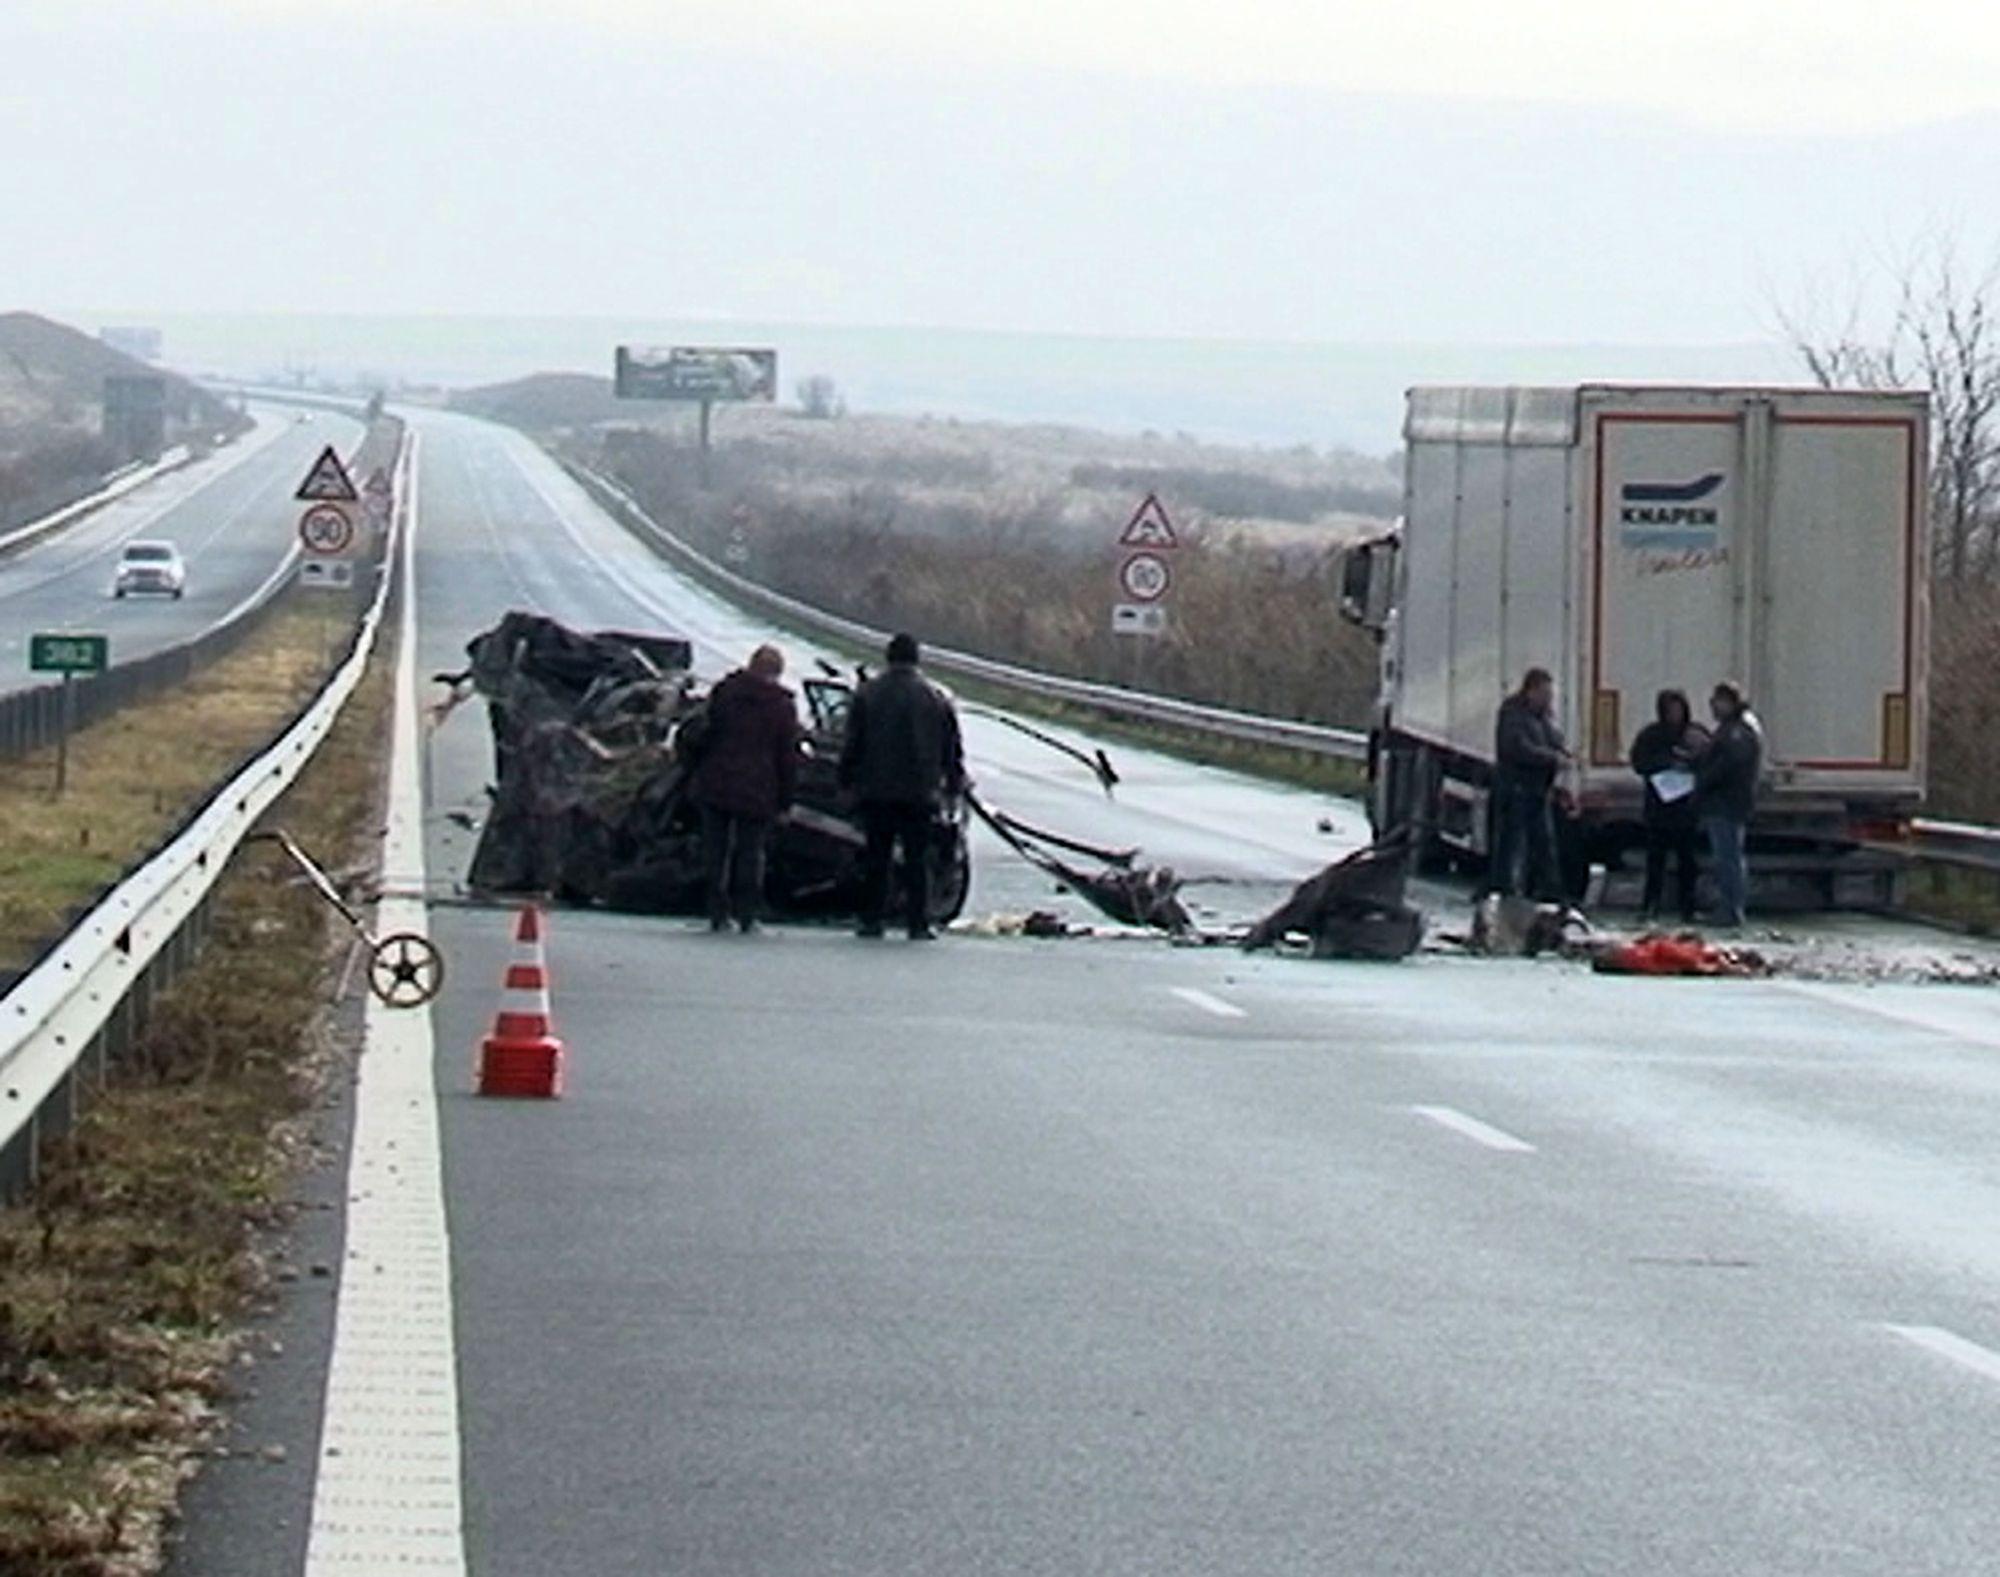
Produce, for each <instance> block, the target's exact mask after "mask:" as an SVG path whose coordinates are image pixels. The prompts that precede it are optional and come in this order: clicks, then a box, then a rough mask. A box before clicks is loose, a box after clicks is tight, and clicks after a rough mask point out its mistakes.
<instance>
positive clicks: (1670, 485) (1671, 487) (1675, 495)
mask: <svg viewBox="0 0 2000 1577" xmlns="http://www.w3.org/2000/svg"><path fill="white" fill-rule="evenodd" d="M1720 486H1722V473H1721V472H1720V471H1711V472H1709V473H1708V475H1707V476H1704V477H1701V478H1699V479H1698V480H1696V481H1693V482H1627V483H1626V484H1625V486H1624V487H1623V488H1622V489H1620V492H1621V494H1622V496H1623V497H1624V499H1625V502H1626V503H1628V504H1692V503H1693V502H1694V501H1695V500H1696V499H1698V498H1706V497H1708V495H1709V494H1710V493H1713V492H1714V491H1715V490H1716V489H1717V488H1718V487H1720Z"/></svg>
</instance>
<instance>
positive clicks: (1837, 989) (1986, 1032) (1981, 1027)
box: [1777, 980, 2000, 1046]
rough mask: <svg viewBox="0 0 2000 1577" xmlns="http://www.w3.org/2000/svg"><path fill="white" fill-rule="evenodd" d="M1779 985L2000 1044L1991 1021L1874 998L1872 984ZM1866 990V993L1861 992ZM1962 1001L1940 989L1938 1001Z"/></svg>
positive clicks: (1937, 1031) (1953, 1036) (1934, 1030)
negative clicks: (1866, 985) (1967, 1018)
mask: <svg viewBox="0 0 2000 1577" xmlns="http://www.w3.org/2000/svg"><path fill="white" fill-rule="evenodd" d="M1777 985H1778V986H1779V988H1780V989H1782V990H1785V991H1789V992H1791V993H1792V994H1793V995H1795V996H1802V997H1811V998H1812V999H1813V1000H1814V1001H1815V1002H1827V1003H1831V1004H1832V1005H1833V1006H1835V1007H1842V1008H1846V1009H1847V1010H1848V1011H1849V1012H1852V1013H1864V1014H1867V1015H1869V1016H1870V1017H1872V1018H1879V1019H1886V1020H1888V1021H1889V1022H1890V1023H1892V1024H1901V1025H1903V1026H1905V1027H1906V1028H1909V1029H1921V1030H1928V1031H1930V1033H1931V1034H1933V1035H1942V1036H1945V1037H1946V1038H1947V1039H1950V1040H1960V1041H1966V1042H1969V1043H1970V1044H1972V1045H1975V1046H2000V1030H1996V1029H1995V1028H1994V1027H1993V1026H1992V1025H1991V1024H1990V1023H1986V1024H1982V1023H1977V1022H1972V1023H1968V1022H1966V1021H1964V1020H1962V1019H1958V1018H1954V1017H1951V1016H1949V1015H1946V1014H1938V1015H1933V1014H1931V1013H1927V1012H1925V1011H1924V1010H1923V1008H1922V1007H1921V1006H1919V1005H1917V1004H1914V1003H1893V1002H1883V1001H1879V1000H1876V999H1875V998H1874V997H1873V996H1872V992H1873V991H1874V990H1875V989H1876V988H1874V987H1855V986H1840V985H1830V984H1827V983H1825V982H1822V981H1814V980H1780V981H1778V982H1777ZM1863 991H1868V992H1870V993H1871V995H1869V996H1863V995H1861V994H1860V993H1861V992H1863ZM1962 1001H1963V998H1962V997H1961V996H1960V994H1958V993H1955V992H1944V993H1940V995H1939V998H1938V1003H1937V1005H1940V1006H1943V1005H1949V1006H1958V1005H1960V1004H1961V1002H1962Z"/></svg>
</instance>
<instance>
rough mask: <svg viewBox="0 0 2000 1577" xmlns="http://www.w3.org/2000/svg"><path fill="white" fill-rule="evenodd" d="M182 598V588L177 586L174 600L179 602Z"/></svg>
mask: <svg viewBox="0 0 2000 1577" xmlns="http://www.w3.org/2000/svg"><path fill="white" fill-rule="evenodd" d="M180 600H181V588H180V587H178V586H176V587H175V588H174V601H175V602H179V601H180Z"/></svg>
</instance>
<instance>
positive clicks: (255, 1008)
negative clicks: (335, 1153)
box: [0, 615, 389, 1577]
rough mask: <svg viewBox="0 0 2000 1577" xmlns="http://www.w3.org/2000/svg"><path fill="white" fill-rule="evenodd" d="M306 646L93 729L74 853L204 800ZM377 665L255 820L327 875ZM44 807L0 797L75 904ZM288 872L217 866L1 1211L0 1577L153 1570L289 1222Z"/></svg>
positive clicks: (366, 769) (299, 949)
mask: <svg viewBox="0 0 2000 1577" xmlns="http://www.w3.org/2000/svg"><path fill="white" fill-rule="evenodd" d="M323 653H324V647H323V645H322V641H321V635H320V630H319V626H318V621H317V620H316V619H315V618H313V617H312V616H311V615H307V616H306V618H305V619H304V620H300V619H298V618H279V619H276V620H274V621H273V622H272V623H271V625H269V626H268V627H267V629H266V630H265V631H264V632H260V634H259V636H258V637H257V638H256V639H255V640H254V641H252V642H250V643H248V644H246V646H245V647H244V648H243V649H241V650H240V651H239V652H237V653H236V654H233V655H232V657H231V658H229V659H228V660H227V661H226V663H224V664H222V665H218V668H217V669H216V670H212V671H211V672H210V673H209V674H208V675H205V676H204V678H203V680H202V681H201V682H199V683H198V684H196V685H191V686H189V687H187V689H185V690H184V691H181V692H177V693H176V694H175V695H173V696H172V697H168V698H163V699H162V700H160V701H159V702H156V703H154V704H153V705H152V706H150V707H148V708H146V709H145V711H146V712H149V713H153V712H156V713H161V714H164V715H163V716H162V717H161V718H159V719H154V720H148V719H146V718H144V717H142V716H138V715H135V716H134V717H132V718H130V719H124V720H118V721H114V722H111V723H108V724H106V725H105V727H104V730H103V731H102V733H103V736H104V737H102V738H101V739H99V740H97V741H94V742H93V746H92V748H93V752H94V754H93V761H94V764H95V766H96V768H97V772H96V774H95V775H94V777H93V778H87V779H86V781H94V782H95V783H96V785H97V791H98V793H99V796H100V797H99V799H98V800H97V801H96V804H97V807H98V808H97V809H96V811H95V812H94V813H93V814H94V819H93V820H90V821H89V822H88V823H87V824H88V825H90V826H91V827H92V829H93V833H94V835H95V837H97V838H106V839H108V838H110V837H111V836H113V829H115V831H116V835H117V836H120V837H124V838H127V839H134V838H143V837H144V836H145V834H146V831H147V829H148V828H158V827H160V826H163V825H164V824H165V823H166V822H167V821H170V820H172V819H173V817H174V815H175V814H176V811H177V809H178V805H179V802H178V801H176V800H172V799H171V798H170V797H169V791H168V790H167V788H166V786H165V785H166V784H168V783H170V782H171V783H182V782H197V783H198V785H199V786H206V784H207V783H208V782H210V781H212V780H213V778H214V777H215V776H217V775H219V771H218V770H217V769H216V768H215V767H214V766H213V765H212V763H214V762H217V761H221V762H222V763H223V766H224V768H226V766H227V765H228V764H229V762H231V761H233V760H234V759H235V757H236V756H240V755H241V754H242V753H243V751H244V750H245V749H247V748H250V747H253V746H254V745H255V744H257V743H259V742H261V740H262V739H263V738H265V737H268V736H269V735H270V733H271V732H272V731H273V729H274V727H275V726H276V724H277V723H278V722H281V721H282V720H283V718H284V717H287V716H289V715H290V710H295V709H296V705H297V702H298V700H299V699H301V698H302V696H303V694H304V693H305V691H306V690H307V689H308V688H309V687H310V684H311V682H312V680H313V679H314V678H315V677H316V674H317V671H318V669H319V666H320V660H321V658H322V656H323ZM388 666H389V665H388V664H387V663H386V662H381V661H378V662H377V663H376V664H375V665H374V669H373V671H372V672H371V674H370V677H369V678H368V680H367V681H366V682H365V683H364V685H363V687H362V689H361V690H360V691H359V692H358V693H357V694H356V696H355V698H354V699H353V701H351V702H350V703H349V705H348V707H347V709H346V711H345V712H344V714H343V716H342V718H341V721H340V722H339V724H338V725H337V727H336V728H335V730H334V732H333V734H332V736H331V737H330V738H329V740H328V741H327V743H326V744H325V745H324V746H322V748H321V750H320V752H319V754H318V756H317V757H316V758H315V760H314V762H313V764H312V766H311V767H310V768H309V769H308V770H307V771H306V773H305V774H304V775H303V776H302V777H301V779H300V780H299V782H298V783H297V784H296V785H295V786H294V788H293V789H292V791H291V792H290V793H289V794H288V795H287V796H286V797H285V799H284V800H282V801H281V802H280V804H279V806H278V807H277V809H276V811H275V813H274V816H273V819H274V820H277V821H280V822H282V824H284V825H285V826H287V827H288V828H290V829H291V830H292V831H294V832H295V833H296V834H297V835H299V836H300V837H301V838H302V839H303V840H304V841H305V842H306V843H307V845H308V846H309V847H313V848H316V849H318V850H320V851H322V852H323V853H326V854H327V855H328V856H329V858H332V859H333V860H334V862H335V863H342V862H343V861H342V858H341V857H344V856H347V855H349V854H353V853H358V852H360V851H362V850H364V849H366V848H368V847H370V845H371V844H372V838H373V835H374V833H375V831H376V819H377V812H376V808H375V807H376V803H377V793H376V790H377V786H378V784H379V779H380V772H381V760H382V741H383V733H384V719H385V717H386V712H387V706H388ZM224 668H227V669H230V670H231V671H230V672H223V671H222V669H224ZM288 708H289V709H290V710H288ZM170 718H171V719H178V724H177V725H176V724H175V723H173V722H171V721H169V719H170ZM258 719H261V720H262V721H261V723H260V722H258V721H256V720H258ZM260 729H261V732H260V731H259V730H260ZM93 732H99V731H97V730H93ZM232 752H234V754H232ZM183 757H186V758H189V759H186V760H183V759H182V758H183ZM155 786H160V787H161V790H162V792H161V796H160V802H159V803H158V804H156V803H155V799H154V796H153V794H152V789H153V787H155ZM199 786H198V787H197V788H196V789H195V792H198V791H199ZM42 793H43V790H42V787H41V783H40V781H38V780H35V779H34V778H33V777H32V775H29V776H28V777H27V778H25V779H24V780H23V781H21V782H16V783H14V784H13V785H12V786H11V789H10V791H8V792H7V793H5V794H4V796H0V804H5V805H6V806H7V807H8V809H9V811H10V813H11V814H13V815H15V816H18V817H20V818H21V820H22V822H23V823H24V824H25V825H27V826H28V827H29V828H30V829H31V833H32V835H33V836H36V837H39V838H40V839H41V847H42V852H41V853H40V854H39V855H38V856H37V860H38V861H39V863H38V864H37V866H36V868H37V869H38V870H40V871H42V872H43V878H44V887H45V889H46V890H47V891H48V893H49V894H50V896H51V899H54V898H55V897H56V895H58V894H59V893H60V892H62V891H64V890H67V891H69V892H72V893H75V892H77V891H78V890H79V887H78V885H77V883H76V882H73V883H72V885H71V886H70V887H68V888H67V889H65V888H64V887H63V884H62V882H61V881H60V880H59V879H58V877H57V876H56V875H55V872H56V869H57V866H58V863H59V862H58V861H57V860H56V859H55V857H54V854H53V852H52V850H53V849H55V848H60V847H62V846H64V845H66V842H67V840H68V839H69V838H73V837H74V836H75V835H76V827H77V825H78V824H79V823H78V821H77V820H76V818H77V816H78V815H79V813H80V811H81V803H80V802H79V804H78V805H65V806H62V807H57V808H52V807H50V806H49V805H48V804H47V802H46V800H45V799H42V798H41V797H40V796H41V794H42ZM10 825H11V823H10ZM12 838H13V835H12V834H11V833H10V834H9V842H10V843H11V842H12ZM131 846H132V845H130V844H128V845H127V847H128V848H129V847H131ZM116 863H117V861H116V858H115V857H108V858H107V863H106V864H105V865H104V866H103V867H101V868H97V867H87V868H85V869H84V870H83V871H82V872H81V873H79V874H78V877H77V881H78V882H81V881H89V880H95V879H97V878H98V877H100V876H101V875H102V874H103V872H104V871H108V870H111V869H114V868H115V865H116ZM290 875H291V872H290V869H289V867H287V866H284V865H282V864H281V863H280V862H279V857H278V856H277V855H276V854H275V852H274V851H272V850H270V849H268V848H265V847H254V848H252V849H250V850H246V851H245V852H244V853H243V854H241V855H239V856H238V858H237V859H236V860H235V861H234V862H233V863H232V865H231V868H230V871H229V874H228V875H227V876H226V877H225V879H224V881H223V882H222V884H221V885H220V887H219V888H218V890H217V903H216V908H215V924H214V931H213V934H212V936H211V939H210V943H209V947H208V950H207V952H206V953H205V954H204V956H203V959H202V961H201V962H200V964H199V965H198V966H197V967H196V968H195V969H194V970H192V971H191V972H190V973H189V974H187V975H186V976H184V977H183V978H182V980H181V981H180V982H179V983H178V984H177V985H176V986H175V988H174V989H173V990H172V991H170V992H169V993H167V994H166V995H165V996H163V997H162V998H161V1000H160V1002H159V1003H158V1005H157V1007H156V1010H155V1013H154V1016H153V1019H152V1022H151V1023H150V1025H149V1026H148V1028H147V1031H146V1033H145V1034H144V1036H143V1037H142V1038H141V1040H140V1041H139V1043H138V1044H137V1045H136V1046H135V1048H134V1050H133V1053H132V1054H131V1056H130V1057H129V1058H128V1059H127V1060H126V1061H125V1062H124V1063H123V1064H121V1065H120V1066H119V1067H118V1068H117V1069H116V1070H115V1071H114V1073H113V1075H112V1077H111V1079H110V1081H109V1083H108V1085H107V1087H106V1088H105V1089H103V1090H102V1091H101V1092H98V1093H97V1094H96V1095H95V1096H94V1098H93V1099H92V1100H91V1101H90V1103H89V1106H88V1109H87V1111H86V1114H85V1116H84V1118H83V1120H82V1121H81V1123H80V1124H79V1125H78V1127H77V1129H76V1130H75V1132H74V1133H73V1134H72V1135H71V1136H70V1137H69V1138H68V1139H67V1140H65V1141H63V1142H61V1143H59V1144H56V1145H53V1146H51V1147H50V1151H49V1153H48V1155H47V1156H46V1158H45V1162H46V1169H45V1173H44V1177H43V1181H42V1183H41V1186H40V1187H39V1188H38V1189H37V1191H36V1193H35V1195H34V1196H33V1198H32V1199H31V1201H30V1202H29V1203H28V1204H26V1205H24V1206H22V1207H20V1208H17V1209H13V1210H8V1211H5V1212H0V1571H4V1572H7V1573H9V1574H19V1577H130V1574H139V1573H146V1572H151V1571H153V1570H155V1569H156V1568H157V1565H158V1560H159V1553H160V1540H161V1536H162V1533H163V1530H164V1527H165V1524H166V1521H167V1518H168V1517H169V1515H170V1513H171V1508H172V1505H173V1502H174V1498H175V1495H176V1493H177V1490H178V1486H179V1484H180V1483H181V1481H182V1480H183V1479H184V1478H185V1477H186V1476H187V1474H188V1473H189V1472H190V1471H191V1464H192V1462H193V1460H194V1452H195V1451H196V1450H197V1448H198V1447H199V1446H200V1444H201V1442H202V1440H203V1438H204V1435H205V1434H206V1432H207V1430H208V1429H209V1427H210V1426H211V1424H212V1421H213V1416H214V1410H215V1409H216V1407H217V1406H218V1404H219V1402H220V1401H221V1400H222V1398H223V1396H224V1394H225V1375H226V1373H227V1371H228V1366H229V1362H230V1359H231V1355H232V1352H233V1350H234V1346H235V1341H234V1335H233V1331H234V1327H235V1326H236V1324H237V1323H238V1322H239V1321H240V1320H241V1318H242V1317H243V1315H244V1313H245V1312H246V1310H247V1309H248V1308H249V1307H250V1305H251V1304H252V1303H253V1301H254V1300H256V1299H258V1298H259V1297H261V1296H264V1295H265V1294H266V1293H267V1290H268V1287H269V1284H270V1282H271V1275H270V1272H269V1270H268V1269H267V1267H266V1265H265V1263H264V1260H263V1257H262V1255H261V1254H260V1252H259V1250H258V1246H257V1245H258V1241H259V1236H260V1234H261V1233H262V1232H264V1231H266V1230H268V1229H270V1228H272V1227H275V1226H279V1225H282V1223H283V1222H284V1220H285V1219H286V1215H287V1211H288V1209H289V1206H288V1204H287V1195H288V1192H289V1188H290V1181H291V1179H292V1177H293V1176H294V1175H295V1172H296V1168H297V1162H298V1159H299V1157H300V1155H301V1153H302V1152H303V1150H304V1149H305V1147H306V1146H307V1144H308V1143H309V1129H308V1120H307V1113H308V1112H309V1111H310V1109H311V1106H312V1104H313V1102H314V1101H315V1099H316V1098H317V1097H318V1095H319V1094H320V1092H321V1090H322V1089H323V1088H324V1084H325V1079H326V1074H327V1071H328V1067H329V1054H328V1048H326V1047H325V1046H323V1045H322V1044H321V1042H320V1039H319V1037H318V1033H317V1025H318V1023H319V1015H320V1010H321V1006H322V1003H323V1000H324V994H323V992H321V991H318V990H313V989H306V988H305V987H306V986H307V984H308V983H311V982H316V981H320V980H322V979H324V978H325V975H326V972H327V964H328V961H329V957H330V954H329V937H330V932H329V929H328V914H327V911H326V909H325V908H324V906H323V905H322V904H321V903H320V901H319V900H318V899H317V898H315V897H314V896H312V895H311V894H310V893H309V892H307V891H306V890H305V889H304V888H303V887H302V886H301V885H300V884H298V883H297V882H295V881H292V880H289V879H288V878H289V877H290Z"/></svg>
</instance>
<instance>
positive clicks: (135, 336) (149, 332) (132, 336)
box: [97, 323, 165, 361]
mask: <svg viewBox="0 0 2000 1577" xmlns="http://www.w3.org/2000/svg"><path fill="white" fill-rule="evenodd" d="M97 337H98V339H99V340H101V341H102V342H103V343H104V344H106V345H109V346H110V347H111V348H112V349H113V350H116V351H123V352H124V353H125V354H126V355H127V356H133V357H136V358H137V359H138V360H140V361H158V360H159V359H160V354H161V351H162V349H163V348H164V345H165V340H164V337H163V336H162V335H161V333H160V331H159V330H158V329H156V328H152V327H150V326H148V325H145V324H137V323H133V324H123V323H114V324H110V325H108V326H106V327H104V328H101V329H99V330H98V331H97Z"/></svg>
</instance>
